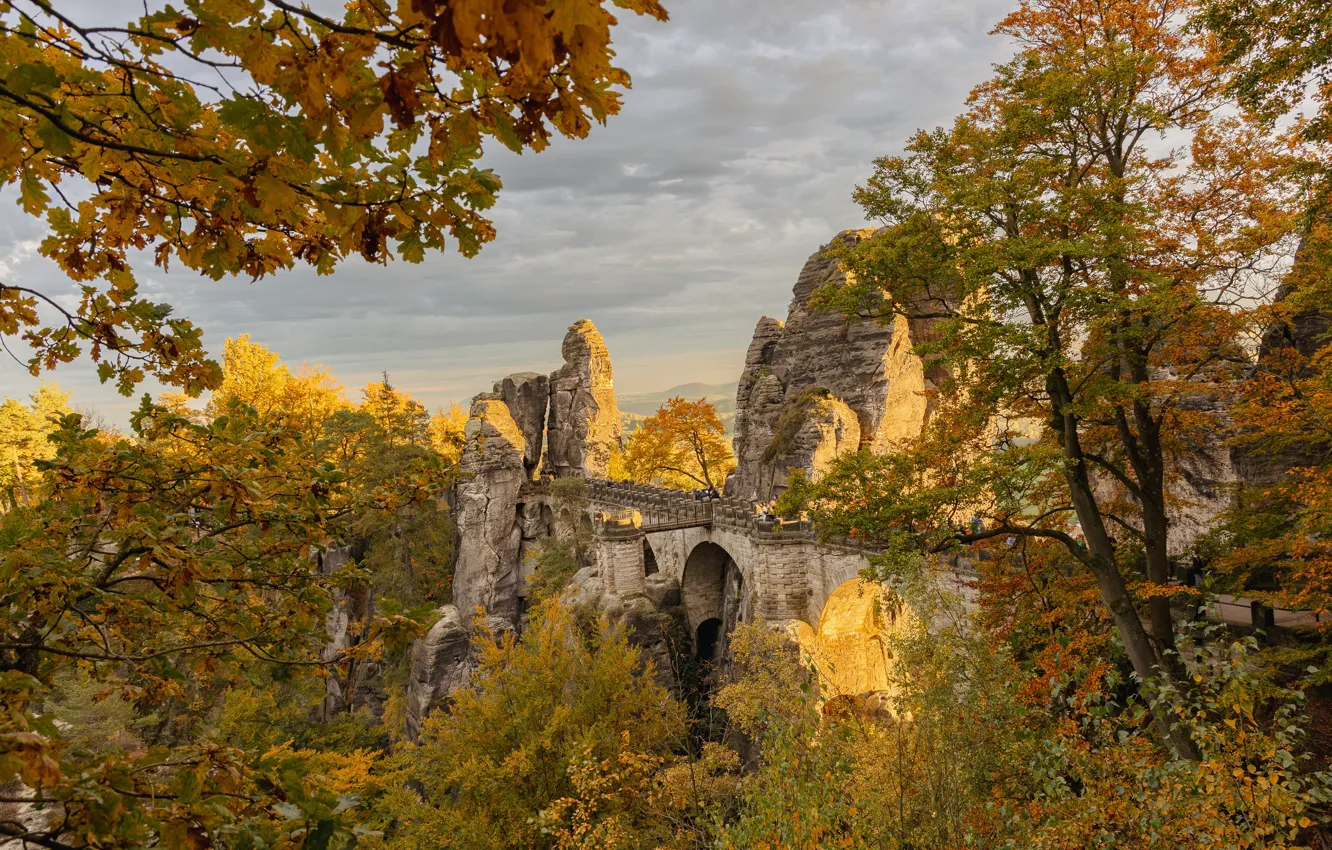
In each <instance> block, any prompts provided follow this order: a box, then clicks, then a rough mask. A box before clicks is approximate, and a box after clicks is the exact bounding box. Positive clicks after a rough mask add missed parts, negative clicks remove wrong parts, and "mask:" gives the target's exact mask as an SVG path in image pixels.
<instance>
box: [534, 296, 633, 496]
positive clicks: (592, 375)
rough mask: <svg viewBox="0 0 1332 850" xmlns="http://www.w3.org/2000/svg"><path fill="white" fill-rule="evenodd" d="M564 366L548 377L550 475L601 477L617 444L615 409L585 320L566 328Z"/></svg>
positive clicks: (605, 364)
mask: <svg viewBox="0 0 1332 850" xmlns="http://www.w3.org/2000/svg"><path fill="white" fill-rule="evenodd" d="M561 353H562V354H563V355H564V365H563V366H561V367H560V368H559V369H557V370H556V371H555V372H553V373H552V374H551V376H550V415H549V419H548V421H547V426H546V428H547V440H548V444H549V458H550V470H549V471H550V472H551V473H552V474H554V475H555V476H557V477H562V476H575V477H579V478H605V477H607V475H608V473H609V471H610V458H611V454H612V453H613V452H614V451H615V450H616V449H617V448H619V446H620V408H619V405H618V404H617V403H616V401H615V379H614V377H613V376H612V374H611V361H610V352H609V351H607V349H606V341H605V340H604V339H602V337H601V332H600V331H598V330H597V328H596V326H595V325H593V324H592V322H591V321H590V320H588V319H579V320H578V321H577V322H574V323H573V325H571V326H570V327H569V332H568V334H566V335H565V337H564V345H563V347H562V349H561Z"/></svg>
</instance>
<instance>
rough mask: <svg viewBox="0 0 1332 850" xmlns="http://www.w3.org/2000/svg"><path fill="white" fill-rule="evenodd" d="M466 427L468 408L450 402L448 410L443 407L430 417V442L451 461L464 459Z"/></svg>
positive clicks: (442, 455) (455, 461) (441, 454)
mask: <svg viewBox="0 0 1332 850" xmlns="http://www.w3.org/2000/svg"><path fill="white" fill-rule="evenodd" d="M466 427H467V411H466V410H464V409H463V408H462V407H460V406H459V405H457V404H450V405H449V409H448V410H445V409H444V408H442V407H441V408H439V409H438V410H436V411H435V413H434V415H433V416H431V417H430V444H431V445H432V446H433V447H434V449H435V451H437V452H439V454H440V456H441V457H443V458H444V459H445V460H447V461H448V462H449V463H457V462H458V461H460V460H462V451H463V445H464V444H465V442H466V440H465V438H464V435H463V432H464V429H465V428H466Z"/></svg>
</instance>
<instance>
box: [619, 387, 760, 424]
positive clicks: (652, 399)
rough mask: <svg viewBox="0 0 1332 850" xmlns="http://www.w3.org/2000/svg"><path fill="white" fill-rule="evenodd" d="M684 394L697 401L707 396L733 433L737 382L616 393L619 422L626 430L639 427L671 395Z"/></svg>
mask: <svg viewBox="0 0 1332 850" xmlns="http://www.w3.org/2000/svg"><path fill="white" fill-rule="evenodd" d="M676 396H680V397H681V398H684V399H687V400H689V401H697V400H699V399H700V398H705V399H707V400H708V401H710V402H712V404H713V406H714V407H716V408H717V414H718V415H719V416H720V417H721V421H722V423H723V424H725V425H726V433H728V434H729V433H731V423H732V421H734V419H735V384H700V383H697V382H695V383H692V384H681V385H680V386H678V387H671V388H670V389H669V390H662V391H661V392H655V393H624V394H623V395H620V394H617V395H616V401H618V402H619V404H620V424H621V425H622V426H623V427H624V432H625V433H626V434H628V433H630V432H632V431H633V430H634V429H635V428H637V427H638V425H639V423H640V422H642V421H643V419H644V418H646V417H648V416H651V415H652V414H654V413H656V412H657V408H659V407H661V406H662V405H663V404H665V403H666V400H667V399H669V398H675V397H676Z"/></svg>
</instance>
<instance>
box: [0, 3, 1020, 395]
mask: <svg viewBox="0 0 1332 850" xmlns="http://www.w3.org/2000/svg"><path fill="white" fill-rule="evenodd" d="M666 5H667V8H668V9H669V11H670V13H671V20H670V22H668V23H665V24H662V23H657V22H655V21H649V20H638V19H631V17H632V16H628V15H624V16H621V23H622V26H621V27H620V28H619V32H618V35H617V37H616V42H615V46H616V50H617V52H618V58H619V64H620V65H621V66H622V67H624V68H626V69H627V70H628V71H629V72H630V73H631V74H632V76H633V80H634V87H633V90H632V91H630V92H628V93H627V94H626V96H625V104H624V109H623V111H622V112H621V114H620V115H618V116H615V117H613V118H611V120H610V123H609V124H608V126H606V127H596V128H594V129H593V132H592V135H591V137H590V138H588V139H585V140H581V141H577V142H569V141H567V140H559V141H557V142H556V143H555V144H553V145H552V146H551V148H550V149H549V150H547V151H545V152H543V153H541V154H538V155H533V154H527V155H524V156H522V157H518V156H515V155H513V154H510V153H508V152H507V151H502V150H501V151H494V152H491V153H489V154H488V156H487V164H488V165H490V166H491V167H493V168H495V169H496V170H497V171H498V172H499V173H500V175H501V176H502V178H503V180H504V190H503V192H502V193H501V195H500V201H499V203H498V205H497V206H496V208H495V209H494V211H493V212H494V219H495V223H496V226H497V228H498V230H499V238H498V239H497V240H496V241H495V242H493V243H491V244H490V245H488V246H486V248H485V249H483V251H482V253H481V255H480V256H479V257H477V258H475V259H472V260H467V259H464V258H462V257H460V256H457V255H433V256H429V257H427V259H426V262H424V263H423V264H421V265H418V266H411V265H407V264H405V263H394V264H391V265H389V266H388V267H382V266H373V265H368V264H365V263H362V262H360V261H359V260H351V261H348V262H346V263H345V264H344V265H342V266H341V267H340V268H339V270H338V271H337V273H336V274H334V275H332V276H330V277H323V278H320V277H317V276H316V275H315V274H314V273H313V272H312V271H309V270H307V269H297V270H293V271H291V272H288V273H284V274H281V275H278V276H276V277H274V278H270V279H267V280H264V281H261V282H259V283H254V284H251V283H248V282H246V281H244V280H226V281H222V282H213V281H210V280H207V279H204V278H201V277H198V276H196V275H193V274H190V273H188V272H185V273H182V272H177V271H173V272H171V273H169V274H164V273H162V272H161V271H160V270H157V269H154V268H151V267H150V266H147V265H146V264H145V265H144V266H143V267H141V268H139V269H138V270H137V272H138V274H139V276H140V278H141V280H142V281H143V284H144V287H145V289H147V290H148V291H149V292H150V293H151V295H150V297H152V298H154V300H162V301H166V302H168V303H170V304H173V305H175V307H176V312H177V314H178V315H183V316H188V317H189V318H191V319H193V320H194V321H195V322H196V323H198V324H200V325H202V327H203V328H204V330H205V332H206V334H205V341H206V343H207V345H208V347H209V348H210V349H211V350H213V351H218V350H220V348H221V343H222V340H223V339H225V338H226V337H228V336H233V335H236V334H239V333H249V334H251V335H252V336H253V337H254V338H255V339H256V340H258V341H260V342H263V343H265V344H266V345H268V346H269V347H270V348H272V349H274V350H276V351H279V352H281V354H282V355H283V357H284V359H286V360H288V361H290V362H293V363H299V362H302V361H306V362H317V363H323V364H325V365H327V366H329V367H330V368H331V369H332V370H333V372H334V374H336V375H337V376H338V377H339V378H340V379H341V380H342V381H343V382H344V383H345V384H346V385H347V386H348V387H349V388H350V392H351V394H353V395H354V394H355V391H356V389H357V388H359V387H361V386H363V385H364V384H365V383H366V382H367V381H369V380H372V379H374V378H377V377H378V376H379V375H380V373H381V372H384V371H387V372H388V373H389V375H390V377H391V378H392V379H393V381H394V383H395V384H396V385H398V386H400V387H402V388H405V389H408V390H410V391H412V392H413V393H414V394H415V395H417V396H418V397H419V398H421V399H422V400H423V401H425V402H426V403H427V404H428V405H430V406H432V407H433V406H436V405H440V404H445V403H447V402H449V401H453V400H456V401H459V402H464V401H465V400H466V399H467V398H468V397H470V396H471V395H472V394H473V393H476V392H478V391H481V390H484V389H488V388H489V386H490V383H491V382H492V381H493V380H495V379H496V378H499V377H502V376H503V375H504V374H506V373H508V372H511V371H516V370H523V369H537V370H541V369H552V368H554V367H555V366H557V365H558V362H559V344H560V340H561V339H562V337H563V335H564V330H565V328H566V327H567V326H568V325H569V324H570V323H571V322H572V321H574V320H575V319H577V318H580V317H583V316H586V317H589V318H591V319H592V320H593V321H594V322H595V323H596V324H597V326H598V327H599V328H600V329H601V330H602V332H603V334H605V336H606V341H607V344H608V346H609V347H610V351H611V356H612V358H613V359H614V362H615V368H616V384H617V388H618V389H619V390H620V391H621V392H644V391H654V390H660V389H664V388H667V387H670V386H672V385H674V384H680V383H685V382H688V381H702V382H708V383H713V382H722V381H733V380H735V378H736V377H737V376H738V375H739V373H740V367H741V365H742V362H743V356H744V349H745V347H746V346H747V345H748V342H749V336H750V334H751V332H752V330H753V327H754V323H755V322H756V321H757V320H758V318H759V317H760V316H762V315H765V314H767V315H777V316H784V315H785V312H786V305H787V301H788V300H789V298H790V290H791V285H792V283H793V282H794V280H795V277H796V274H797V273H798V271H799V269H800V266H801V264H802V263H803V261H804V260H805V258H806V257H807V256H808V255H809V254H810V253H811V252H813V251H814V250H816V249H817V248H818V247H819V246H820V245H821V244H823V243H824V242H826V241H827V240H828V238H829V237H831V236H832V235H833V234H834V233H836V232H837V231H839V230H842V229H845V228H847V227H855V226H859V225H861V224H862V223H863V219H862V216H861V214H860V211H859V210H858V208H857V207H856V206H855V205H854V204H853V203H852V201H851V191H852V189H853V188H854V186H855V185H856V184H857V183H858V182H860V181H862V180H864V178H865V177H867V176H868V175H869V173H870V169H871V160H872V159H873V158H874V157H876V156H881V155H885V154H889V153H893V152H895V151H898V150H900V149H901V146H902V144H903V142H904V141H905V140H906V138H907V137H908V136H909V135H910V133H911V132H912V131H913V130H915V129H916V128H918V127H932V126H934V125H936V124H940V123H945V122H947V121H949V120H950V119H951V117H952V116H953V115H955V114H956V113H957V112H959V111H960V109H961V108H962V102H963V98H964V97H965V96H966V93H967V91H968V90H969V89H970V88H971V87H972V86H974V85H975V84H976V83H978V82H980V81H981V80H982V79H984V78H985V76H986V75H987V74H988V72H989V68H990V66H991V64H993V63H994V62H998V61H1002V60H1003V59H1004V58H1005V57H1006V56H1007V55H1008V54H1009V52H1010V48H1009V47H1008V45H1006V44H1005V43H1004V42H1003V41H1002V40H1001V39H999V38H997V37H994V36H989V35H987V32H988V30H989V29H990V28H991V27H992V26H993V25H994V24H995V22H997V21H998V20H999V18H1000V17H1002V16H1003V14H1004V12H1005V11H1006V10H1007V9H1008V8H1009V7H1010V6H1011V5H1012V0H885V1H884V2H880V0H766V2H762V3H758V2H753V0H745V2H742V1H741V0H667V2H666ZM6 195H8V198H9V200H10V203H7V204H6V203H0V273H3V274H4V275H5V277H6V279H9V280H13V281H15V282H19V281H22V282H26V283H29V284H31V285H36V286H40V287H42V288H44V290H45V291H48V292H50V291H56V290H60V291H64V290H72V287H71V286H69V285H68V284H67V282H65V281H64V280H63V279H62V276H61V274H60V272H59V270H58V269H57V268H56V267H55V266H54V265H53V264H51V263H48V262H47V261H45V260H44V259H42V258H41V257H40V256H38V255H37V254H36V253H35V250H34V248H35V245H36V242H37V240H40V238H41V236H42V232H43V227H42V224H41V222H38V221H34V220H32V219H29V218H27V217H26V216H24V215H23V213H22V212H21V211H20V210H19V209H18V208H17V206H16V204H15V203H14V201H15V200H16V197H17V193H16V192H12V191H11V192H0V201H3V200H5V196H6ZM47 377H49V378H53V379H54V380H56V381H57V382H58V383H60V384H61V385H62V386H64V387H66V388H67V389H71V390H73V392H74V394H75V403H76V404H77V405H80V406H86V407H91V408H93V409H96V410H98V411H100V412H101V413H103V414H104V415H105V416H107V418H108V419H110V420H112V421H119V422H123V421H124V420H125V419H126V416H127V412H128V410H129V409H131V408H132V407H133V406H134V404H133V402H131V401H129V400H126V399H122V398H121V397H120V396H118V395H117V394H116V393H115V391H114V389H113V388H111V387H109V386H101V385H99V384H98V383H97V380H96V377H95V375H94V373H93V370H92V368H91V367H90V366H88V365H86V364H72V365H70V366H66V367H63V368H61V369H59V370H57V371H56V372H55V373H54V374H52V375H49V376H47ZM36 384H37V380H36V379H33V378H30V377H29V376H28V375H27V374H26V373H25V372H23V371H22V370H21V369H20V368H19V366H18V365H17V364H15V363H14V362H13V361H12V360H8V359H7V358H6V359H4V360H3V362H0V391H3V393H4V394H5V395H9V396H22V395H26V394H27V393H28V392H30V391H31V390H32V389H33V388H34V387H35V386H36ZM146 388H147V389H148V390H149V391H155V390H156V388H155V387H152V386H147V387H146Z"/></svg>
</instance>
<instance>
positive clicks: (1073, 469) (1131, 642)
mask: <svg viewBox="0 0 1332 850" xmlns="http://www.w3.org/2000/svg"><path fill="white" fill-rule="evenodd" d="M1066 442H1067V443H1072V445H1066V446H1065V455H1066V456H1067V454H1068V451H1069V449H1071V448H1075V447H1076V439H1074V440H1070V441H1066ZM1065 476H1066V479H1067V481H1068V487H1069V493H1070V495H1071V496H1072V502H1073V508H1074V510H1075V511H1076V512H1077V515H1078V521H1079V522H1080V523H1081V524H1082V533H1083V535H1084V537H1085V538H1086V541H1087V552H1088V554H1089V555H1090V556H1091V565H1090V566H1091V571H1092V574H1093V575H1094V576H1095V577H1096V585H1097V587H1098V588H1099V589H1100V592H1101V602H1102V603H1103V604H1104V605H1105V607H1106V609H1107V610H1109V612H1110V618H1111V620H1113V621H1114V624H1115V628H1116V630H1118V632H1119V638H1120V640H1121V641H1122V642H1123V644H1124V651H1125V653H1127V654H1128V658H1129V663H1130V664H1132V665H1133V672H1135V673H1137V674H1138V677H1139V678H1140V679H1141V680H1142V681H1143V682H1144V683H1147V682H1151V681H1152V680H1153V679H1158V678H1164V679H1166V680H1167V681H1170V682H1171V683H1172V684H1173V683H1174V681H1175V677H1174V676H1172V675H1171V671H1170V670H1169V669H1168V668H1166V667H1164V666H1163V665H1161V664H1160V662H1159V661H1158V659H1157V656H1156V652H1155V650H1154V648H1153V646H1152V640H1151V638H1150V637H1149V636H1148V635H1147V630H1146V629H1144V628H1143V625H1142V619H1141V618H1140V617H1139V616H1138V611H1137V609H1136V608H1134V607H1133V599H1132V598H1131V597H1130V596H1129V593H1128V588H1127V587H1126V586H1125V585H1124V576H1123V575H1122V574H1121V573H1120V571H1119V565H1118V564H1117V563H1116V561H1115V550H1114V546H1112V545H1111V544H1110V535H1109V534H1108V533H1107V532H1106V530H1105V520H1104V518H1103V517H1102V516H1101V510H1100V507H1099V506H1098V505H1097V504H1096V497H1095V496H1094V495H1092V490H1091V483H1090V481H1089V479H1088V476H1087V468H1086V465H1085V463H1083V462H1081V461H1080V460H1078V461H1073V462H1070V463H1069V464H1068V465H1067V467H1066V471H1065ZM1153 714H1154V715H1155V718H1156V728H1157V732H1158V733H1159V734H1160V736H1161V740H1162V743H1164V744H1165V746H1166V747H1167V748H1168V749H1169V750H1170V751H1171V752H1172V753H1173V754H1174V755H1175V757H1176V758H1185V759H1190V760H1192V761H1197V760H1198V759H1199V758H1200V757H1201V756H1200V754H1199V752H1198V748H1197V745H1196V744H1195V743H1194V742H1193V739H1192V738H1190V737H1189V734H1188V731H1187V730H1186V729H1183V728H1180V727H1178V726H1177V725H1175V724H1174V722H1173V719H1172V718H1171V717H1170V715H1169V713H1168V712H1166V711H1165V710H1164V708H1161V707H1157V708H1156V709H1155V710H1154V712H1153Z"/></svg>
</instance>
